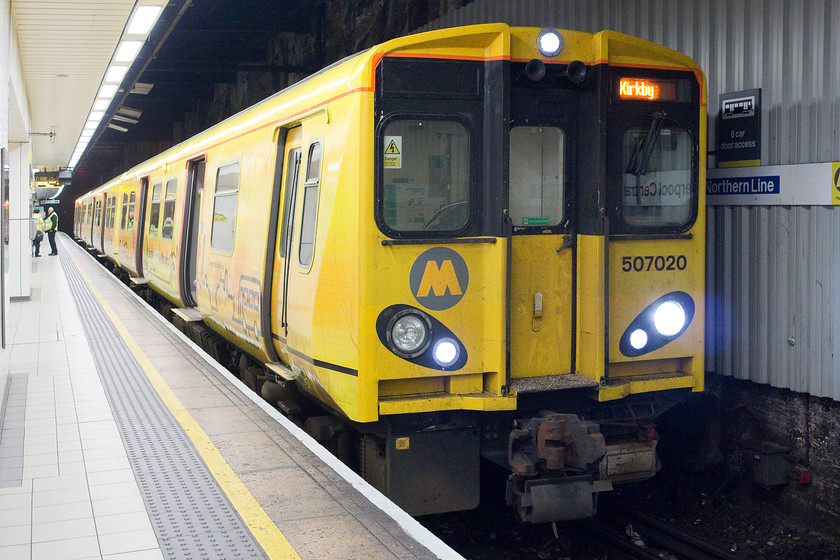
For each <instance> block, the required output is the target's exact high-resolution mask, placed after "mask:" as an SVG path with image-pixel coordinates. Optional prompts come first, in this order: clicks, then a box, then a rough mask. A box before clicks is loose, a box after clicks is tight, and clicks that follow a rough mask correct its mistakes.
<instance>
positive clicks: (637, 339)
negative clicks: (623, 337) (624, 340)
mask: <svg viewBox="0 0 840 560" xmlns="http://www.w3.org/2000/svg"><path fill="white" fill-rule="evenodd" d="M647 343H648V334H647V333H646V332H645V331H644V329H636V330H635V331H633V332H631V333H630V346H632V347H633V348H635V349H636V350H641V349H642V348H644V347H645V346H647Z"/></svg>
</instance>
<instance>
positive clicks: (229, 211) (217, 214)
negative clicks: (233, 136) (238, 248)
mask: <svg viewBox="0 0 840 560" xmlns="http://www.w3.org/2000/svg"><path fill="white" fill-rule="evenodd" d="M238 196H239V162H237V163H231V164H228V165H223V166H221V167H219V169H218V170H217V171H216V192H215V194H214V196H213V229H212V233H211V234H210V247H212V248H213V249H217V250H219V251H223V252H225V253H230V252H232V251H233V234H234V231H235V229H236V201H237V198H238Z"/></svg>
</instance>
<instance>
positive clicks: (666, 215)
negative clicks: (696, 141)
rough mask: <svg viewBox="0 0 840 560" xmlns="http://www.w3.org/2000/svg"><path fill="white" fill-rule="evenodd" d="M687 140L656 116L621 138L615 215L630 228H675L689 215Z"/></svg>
mask: <svg viewBox="0 0 840 560" xmlns="http://www.w3.org/2000/svg"><path fill="white" fill-rule="evenodd" d="M692 145H693V142H692V139H691V134H689V132H688V131H687V130H685V129H683V128H680V127H679V126H670V125H669V124H668V123H666V122H662V119H661V118H657V119H655V120H654V124H653V125H652V126H649V127H647V126H645V127H639V128H636V127H633V128H630V129H628V130H627V131H626V132H625V133H624V137H623V139H622V146H621V152H622V168H623V170H624V172H623V174H622V185H621V191H622V196H621V214H622V217H623V218H624V221H625V222H626V223H627V225H629V226H633V227H645V228H649V227H680V226H685V225H687V224H688V223H689V222H690V221H691V220H692V219H693V209H694V200H693V196H692V192H693V188H692V182H693V181H692V177H693V173H692Z"/></svg>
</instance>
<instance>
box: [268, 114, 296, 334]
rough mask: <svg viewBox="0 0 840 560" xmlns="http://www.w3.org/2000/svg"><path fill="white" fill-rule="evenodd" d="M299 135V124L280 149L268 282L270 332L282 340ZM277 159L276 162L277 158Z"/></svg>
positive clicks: (285, 314)
mask: <svg viewBox="0 0 840 560" xmlns="http://www.w3.org/2000/svg"><path fill="white" fill-rule="evenodd" d="M301 136H302V135H301V130H300V127H297V128H294V129H292V130H290V131H289V132H288V134H287V136H286V142H285V147H284V148H283V149H284V150H285V154H284V155H285V157H284V158H283V160H282V161H283V164H284V166H285V168H284V169H283V177H282V185H283V187H282V197H283V207H282V212H280V215H279V217H278V219H279V223H278V228H279V235H278V236H277V249H276V257H277V258H276V259H275V260H274V274H273V277H272V282H271V285H272V288H271V292H272V293H271V302H272V306H271V309H272V313H271V332H272V333H278V334H279V336H280V340H281V342H283V343H285V341H286V337H287V336H288V333H289V324H288V297H287V296H288V290H289V274H290V272H291V265H292V262H293V261H294V255H293V253H294V251H293V250H292V246H293V245H292V237H293V236H294V222H295V207H296V201H297V194H298V180H299V176H300V161H301V150H302V148H301ZM278 151H279V148H278ZM278 161H280V158H279V157H278Z"/></svg>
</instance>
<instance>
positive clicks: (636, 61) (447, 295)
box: [75, 24, 706, 521]
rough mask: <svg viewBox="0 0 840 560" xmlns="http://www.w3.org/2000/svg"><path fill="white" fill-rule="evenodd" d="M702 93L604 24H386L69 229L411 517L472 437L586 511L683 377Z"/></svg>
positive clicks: (129, 183)
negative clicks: (401, 29)
mask: <svg viewBox="0 0 840 560" xmlns="http://www.w3.org/2000/svg"><path fill="white" fill-rule="evenodd" d="M704 88H705V84H704V81H703V75H702V72H700V70H699V69H698V68H697V66H696V64H694V63H693V62H692V61H690V60H689V59H688V58H686V57H684V56H682V55H680V54H678V53H675V52H673V51H670V50H668V49H664V48H663V47H660V46H657V45H654V44H652V43H648V42H645V41H641V40H639V39H634V38H632V37H627V36H625V35H620V34H617V33H612V32H602V33H597V34H589V33H581V32H567V31H562V32H557V31H555V30H540V29H531V28H509V27H507V26H506V25H501V24H498V25H481V26H473V27H467V28H456V29H447V30H441V31H435V32H430V33H426V34H422V35H417V36H411V37H404V38H400V39H395V40H393V41H391V42H388V43H385V44H384V45H380V46H378V47H374V48H372V49H370V50H368V51H366V52H364V53H360V54H358V55H355V56H354V57H350V58H348V59H345V60H344V61H341V62H339V63H336V64H335V65H333V66H331V67H329V68H327V69H325V70H323V71H322V72H320V73H318V74H316V75H314V76H312V77H310V78H308V79H307V80H304V81H303V82H301V83H299V84H296V85H294V86H292V87H290V88H288V89H287V90H284V91H282V92H279V93H278V94H276V95H274V96H272V97H271V98H269V99H267V100H265V101H263V102H261V103H259V104H257V105H255V106H254V107H252V108H249V109H247V110H245V111H243V112H241V113H239V114H238V115H234V116H233V117H231V118H229V119H228V120H226V121H224V122H222V123H220V124H218V125H216V126H215V127H213V128H211V129H209V130H208V131H206V132H203V133H201V134H199V135H198V136H196V137H195V138H192V139H190V140H188V141H186V142H184V143H182V144H179V145H178V146H175V147H173V148H172V149H170V150H168V151H167V152H164V153H163V154H161V155H159V156H157V157H155V158H153V159H152V160H149V161H148V162H145V163H143V164H140V165H139V166H137V167H135V168H134V169H132V170H129V171H127V172H126V173H125V174H124V175H122V176H121V177H119V178H117V179H115V180H114V181H112V182H111V183H109V184H106V185H105V186H103V187H101V188H100V189H98V190H97V191H94V192H92V193H90V194H88V195H86V196H85V197H82V198H81V199H79V201H78V202H77V210H76V214H75V216H76V225H75V227H76V235H77V237H79V238H80V239H83V240H84V241H85V242H86V243H88V244H89V245H91V246H93V247H96V248H97V249H98V250H99V251H101V252H102V253H104V254H105V255H106V256H108V258H111V259H112V260H114V262H115V263H117V264H118V265H119V266H120V267H122V268H123V269H125V270H126V271H127V272H128V273H130V274H131V275H133V276H137V277H142V278H143V279H144V281H145V282H146V283H147V284H148V286H149V287H150V288H151V289H152V290H154V291H155V292H156V293H157V294H159V295H160V296H161V297H162V298H164V299H165V300H166V301H167V302H168V305H170V306H175V307H182V308H188V309H189V312H185V311H179V313H180V314H182V315H183V316H184V317H187V319H184V321H187V320H193V319H190V317H191V318H198V319H201V320H203V322H204V324H206V325H208V326H209V327H211V328H212V329H213V330H214V331H215V332H216V333H217V335H218V336H221V337H224V339H226V340H227V341H228V342H229V343H230V344H231V345H233V346H234V347H235V351H234V353H235V354H236V356H238V357H239V359H238V361H237V364H238V367H239V369H240V370H241V373H242V375H243V379H246V380H247V381H248V382H249V384H250V385H251V386H254V387H258V386H259V385H260V384H261V383H262V375H264V376H265V378H266V379H267V382H266V383H265V385H263V386H262V392H263V394H264V395H266V396H267V397H268V398H270V399H271V400H272V401H274V402H275V403H279V404H280V406H281V408H283V409H284V410H286V411H287V412H290V413H293V414H299V413H302V411H303V410H304V408H305V407H303V406H302V405H300V404H296V403H293V402H292V400H293V399H295V396H296V395H298V396H299V395H302V394H306V395H308V398H309V399H310V400H312V401H314V402H317V403H318V404H319V406H320V407H321V409H322V412H320V414H321V415H323V410H324V409H326V410H328V411H329V412H330V413H332V414H334V415H335V418H336V419H338V420H331V421H328V422H327V421H321V420H318V421H314V420H313V421H312V422H311V425H312V426H313V427H312V430H314V431H315V432H317V433H320V434H326V433H329V434H332V433H334V431H335V426H337V425H341V426H344V427H345V428H347V429H353V430H355V431H357V432H358V433H359V434H360V438H359V439H360V441H361V445H360V452H361V458H360V459H359V464H360V470H361V471H362V473H363V474H364V475H365V476H366V477H367V478H369V479H370V480H372V481H373V482H374V483H375V484H376V485H378V486H379V487H380V488H381V489H383V490H384V491H385V492H386V493H388V494H389V495H391V496H392V497H393V498H394V499H395V500H396V501H397V502H398V503H399V504H400V505H402V506H403V507H405V508H406V509H408V510H409V511H410V512H413V513H418V514H420V513H431V512H434V511H446V510H452V509H462V508H467V507H472V506H473V505H474V504H475V500H476V499H477V488H478V486H477V481H478V478H477V477H478V464H479V457H485V458H487V459H490V460H492V461H495V462H497V463H499V464H502V465H504V466H506V467H507V468H509V469H511V472H512V475H511V476H512V478H511V481H510V483H509V485H508V489H507V491H508V498H509V502H510V503H511V504H512V505H514V506H515V507H516V508H517V509H518V510H519V511H520V514H521V516H522V517H523V519H525V520H528V521H547V520H554V519H567V518H572V517H579V516H586V515H590V514H591V512H593V511H594V508H595V503H596V501H595V496H596V495H597V493H598V492H600V491H605V490H607V489H608V488H609V487H610V486H611V484H612V482H619V481H623V480H632V479H638V478H642V477H646V476H651V475H652V474H653V472H654V471H655V468H656V467H655V465H656V461H655V448H656V439H657V436H656V432H655V421H656V417H657V416H658V415H659V414H661V412H662V411H663V410H664V409H665V408H667V406H670V405H671V404H673V403H674V402H677V401H678V400H679V399H681V398H683V397H684V396H685V394H686V393H688V392H691V391H700V390H702V389H703V308H704V302H703V285H704V283H703V273H704V272H703V271H704V264H703V258H704V245H703V237H704V229H703V228H704V221H705V217H704V210H703V208H704V200H703V196H704V194H703V188H702V186H703V184H704V175H703V170H704V168H705V159H704V156H703V151H702V148H703V145H704V138H705V133H706V125H705V89H704ZM258 372H263V374H260V373H258ZM550 411H553V412H550ZM318 418H323V417H322V416H319V417H318ZM319 426H320V427H319ZM325 426H326V428H328V429H326V428H325ZM558 434H559V435H558ZM555 436H556V437H555ZM558 438H559V440H558ZM558 441H560V443H559V444H558ZM558 445H559V448H558ZM429 489H432V490H434V491H430V490H429ZM572 494H575V495H582V496H584V497H583V498H581V499H580V501H579V502H576V503H569V504H566V505H561V506H558V505H557V504H556V502H558V500H559V501H563V499H564V498H563V497H564V496H569V495H572ZM533 503H536V504H538V505H537V506H533V505H529V504H533ZM539 504H541V505H539Z"/></svg>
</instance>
